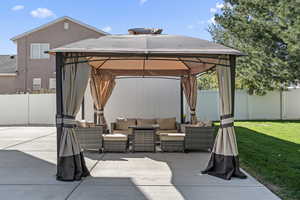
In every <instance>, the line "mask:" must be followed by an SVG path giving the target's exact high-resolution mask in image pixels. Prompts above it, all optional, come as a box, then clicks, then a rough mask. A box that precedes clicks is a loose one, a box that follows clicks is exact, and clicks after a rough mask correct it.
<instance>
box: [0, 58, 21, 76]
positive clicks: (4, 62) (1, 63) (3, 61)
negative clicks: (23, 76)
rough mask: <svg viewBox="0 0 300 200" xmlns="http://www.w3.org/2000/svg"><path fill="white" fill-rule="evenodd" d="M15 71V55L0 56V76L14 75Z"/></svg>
mask: <svg viewBox="0 0 300 200" xmlns="http://www.w3.org/2000/svg"><path fill="white" fill-rule="evenodd" d="M16 71H17V56H16V55H0V75H7V76H10V75H15V74H16Z"/></svg>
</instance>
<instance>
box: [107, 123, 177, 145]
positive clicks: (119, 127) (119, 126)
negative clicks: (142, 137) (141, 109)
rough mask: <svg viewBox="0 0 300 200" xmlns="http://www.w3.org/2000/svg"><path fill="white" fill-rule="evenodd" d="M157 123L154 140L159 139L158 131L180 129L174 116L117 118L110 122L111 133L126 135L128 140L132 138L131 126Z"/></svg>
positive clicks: (175, 130) (168, 131) (165, 131)
mask: <svg viewBox="0 0 300 200" xmlns="http://www.w3.org/2000/svg"><path fill="white" fill-rule="evenodd" d="M149 125H158V129H157V130H156V140H157V141H158V140H159V135H160V133H178V132H179V131H180V124H179V123H178V122H176V118H175V117H173V118H157V119H155V118H153V119H138V118H137V119H135V118H128V119H117V120H116V122H113V123H111V126H110V128H111V133H112V134H117V133H121V134H125V135H127V136H128V138H129V140H130V141H132V139H133V132H132V128H130V127H132V126H138V127H143V126H149Z"/></svg>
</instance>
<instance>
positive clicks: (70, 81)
mask: <svg viewBox="0 0 300 200" xmlns="http://www.w3.org/2000/svg"><path fill="white" fill-rule="evenodd" d="M77 61H78V59H76V58H70V59H66V61H65V62H72V63H75V62H77ZM89 74H90V66H89V65H87V64H79V63H78V64H77V63H76V64H70V65H66V66H64V68H63V70H62V94H63V95H62V99H63V105H62V107H63V115H62V116H61V118H58V119H57V120H59V123H60V124H62V127H63V129H62V135H61V140H60V149H59V158H58V164H57V179H58V180H63V181H73V180H80V179H81V177H85V176H88V175H89V171H88V169H87V167H86V164H85V161H84V156H83V153H82V150H81V148H80V144H79V143H78V141H77V138H76V135H75V132H74V129H73V128H74V127H75V126H76V122H75V116H76V114H77V113H78V111H79V109H80V106H81V103H82V99H83V96H84V92H85V90H86V87H87V83H88V79H89Z"/></svg>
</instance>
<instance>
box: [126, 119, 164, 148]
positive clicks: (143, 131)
mask: <svg viewBox="0 0 300 200" xmlns="http://www.w3.org/2000/svg"><path fill="white" fill-rule="evenodd" d="M129 128H132V134H133V140H132V151H133V152H155V151H156V141H155V132H156V129H158V128H159V125H149V126H130V127H129Z"/></svg>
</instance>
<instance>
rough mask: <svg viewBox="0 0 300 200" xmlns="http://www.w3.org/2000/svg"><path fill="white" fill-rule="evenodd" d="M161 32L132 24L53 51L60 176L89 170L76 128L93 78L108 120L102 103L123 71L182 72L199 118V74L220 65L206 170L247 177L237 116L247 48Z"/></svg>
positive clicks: (135, 73) (100, 111)
mask: <svg viewBox="0 0 300 200" xmlns="http://www.w3.org/2000/svg"><path fill="white" fill-rule="evenodd" d="M161 32H162V30H161V29H140V28H138V29H130V30H129V33H130V34H128V35H106V36H103V37H100V38H97V39H87V40H82V41H79V42H75V43H71V44H68V45H65V46H62V47H59V48H55V49H51V50H50V51H49V53H50V54H52V55H55V56H56V88H57V89H56V100H57V101H56V104H57V115H56V126H57V153H58V160H57V179H58V180H62V181H74V180H80V179H81V178H82V177H85V176H88V175H89V171H88V169H87V167H86V165H85V161H84V155H83V153H82V150H81V148H80V144H79V143H78V141H77V139H76V135H75V133H74V130H73V128H74V127H75V126H76V121H75V116H76V114H77V112H78V111H79V109H80V105H81V102H82V100H83V96H84V92H85V90H86V87H87V84H88V81H89V80H90V87H91V93H92V97H93V101H94V104H95V108H96V110H95V113H96V114H97V116H98V117H97V123H98V124H101V125H105V124H106V122H105V117H104V107H105V104H106V102H107V101H108V99H109V97H110V95H111V93H112V91H113V88H114V86H115V78H116V77H119V76H141V77H144V76H173V77H174V76H175V77H180V78H181V85H182V88H183V92H184V93H185V97H186V100H187V103H188V105H189V107H190V113H191V123H196V121H197V118H196V113H195V109H196V100H197V75H198V74H201V73H203V72H205V71H208V70H216V73H217V77H218V83H219V94H220V95H219V96H220V99H219V102H220V120H221V123H220V128H219V130H218V134H217V137H216V139H215V144H214V147H213V149H212V153H211V158H210V160H209V163H208V166H207V168H206V169H205V170H204V171H203V173H207V174H210V175H213V176H217V177H220V178H223V179H227V180H229V179H230V178H231V177H239V178H245V177H246V176H245V175H244V174H243V173H242V172H241V171H240V169H239V158H238V150H237V142H236V136H235V132H234V119H233V118H234V90H235V86H234V85H235V65H236V57H237V56H242V55H244V54H243V53H241V52H240V51H237V50H235V49H232V48H228V47H225V46H222V45H220V44H216V43H213V42H209V41H206V40H202V39H198V38H192V37H186V36H178V35H165V34H161Z"/></svg>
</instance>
